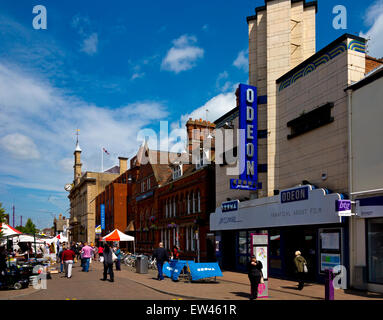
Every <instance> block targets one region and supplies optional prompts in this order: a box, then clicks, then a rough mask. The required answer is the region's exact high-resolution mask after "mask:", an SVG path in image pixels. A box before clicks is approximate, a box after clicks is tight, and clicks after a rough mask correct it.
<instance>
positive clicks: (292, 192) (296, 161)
mask: <svg viewBox="0 0 383 320" xmlns="http://www.w3.org/2000/svg"><path fill="white" fill-rule="evenodd" d="M316 11H317V2H316V1H313V2H306V1H303V0H301V1H299V0H270V1H269V0H266V1H265V6H262V7H258V8H256V9H255V13H256V14H255V15H253V16H250V17H248V18H247V22H248V27H249V84H250V85H252V86H255V87H257V90H258V181H259V182H261V183H262V188H261V189H260V190H258V191H241V190H231V189H230V184H229V181H230V178H235V177H234V176H228V175H227V168H228V167H229V166H228V165H227V164H226V163H224V164H221V165H216V192H217V195H216V199H217V200H216V205H217V208H216V211H215V212H214V213H212V214H211V216H210V227H211V230H212V231H214V232H215V237H216V238H215V240H216V244H217V257H218V260H219V261H220V263H221V266H223V268H225V269H235V270H239V271H240V270H243V271H244V270H246V269H245V266H246V262H247V261H248V259H249V258H250V256H251V255H253V254H255V251H253V249H254V248H253V247H252V236H253V234H255V233H262V232H267V233H268V246H269V252H268V266H267V268H268V271H269V272H268V273H269V275H271V276H281V277H286V278H294V277H295V272H294V271H295V268H294V264H293V259H294V253H295V251H296V250H300V251H301V252H302V254H303V256H304V257H305V258H306V260H307V261H308V265H309V273H308V275H307V277H308V279H310V280H313V281H318V282H323V281H324V275H325V270H327V269H329V268H333V267H334V266H336V265H343V266H345V267H346V269H347V280H348V282H347V283H348V286H349V287H350V286H351V287H354V286H356V285H355V284H358V283H359V284H360V283H365V282H366V281H367V279H363V277H364V275H363V272H362V271H360V270H362V269H361V267H360V266H363V264H364V265H366V259H367V260H368V258H366V259H363V258H360V256H359V255H358V254H355V247H354V246H355V245H356V243H355V233H358V231H356V230H361V229H362V228H363V226H364V224H362V223H359V225H358V224H357V223H353V219H356V218H355V217H350V216H342V214H341V213H340V210H338V209H337V208H336V203H337V202H338V201H339V200H342V199H351V191H350V190H351V189H350V175H351V166H350V158H351V157H350V152H349V150H350V145H351V139H350V132H351V125H350V123H351V116H350V98H349V96H348V93H347V88H348V87H350V86H352V85H353V84H355V83H357V82H358V81H361V80H362V79H364V78H365V76H366V74H368V73H369V72H371V71H372V70H373V69H375V68H377V67H379V66H380V65H382V63H383V61H382V60H378V59H374V58H372V57H369V56H368V55H367V54H366V40H365V39H363V38H360V37H357V36H354V35H349V34H345V35H343V36H342V37H340V38H338V39H336V40H334V41H333V42H331V43H330V44H328V45H327V46H326V47H324V48H322V49H321V50H319V51H317V52H316V47H315V15H316ZM380 90H382V89H380ZM371 108H372V107H371ZM374 110H375V109H374ZM359 112H362V111H360V110H359ZM371 112H372V111H371ZM371 114H373V113H371ZM238 117H239V108H238V106H237V108H234V109H233V110H232V111H230V112H228V113H227V114H225V115H224V116H222V117H221V118H219V119H217V120H216V121H215V124H216V128H217V129H229V128H232V129H234V130H235V129H237V128H238ZM374 130H375V131H376V129H374ZM375 131H374V132H375ZM363 137H366V135H363ZM235 141H236V140H235ZM364 147H365V148H366V145H364ZM240 148H241V146H237V145H236V146H234V148H233V149H234V150H235V151H236V152H237V153H238V151H237V150H236V149H240ZM234 153H235V152H234ZM216 156H217V153H216ZM374 159H376V162H378V163H381V160H380V159H379V158H377V157H375V158H374ZM379 161H380V162H379ZM366 163H367V162H364V165H365V164H366ZM375 164H376V163H375ZM369 174H370V175H371V174H372V173H371V172H369ZM237 178H238V177H237ZM374 181H375V180H374ZM367 186H368V184H366V188H367ZM371 187H372V186H371ZM374 188H378V187H376V186H375V185H374ZM378 189H379V188H378ZM237 200H239V203H238V209H237V210H232V211H230V210H229V211H228V210H227V208H226V207H225V206H222V203H223V202H230V201H237ZM353 210H354V209H353ZM379 221H380V220H379ZM379 221H375V224H374V225H373V226H371V228H375V229H374V230H378V229H379V227H380V225H379V223H380V222H379ZM350 226H353V227H352V228H351V229H350ZM358 228H359V229H358ZM370 236H371V234H370ZM374 236H375V235H374ZM362 237H364V233H363V236H362ZM379 239H380V238H379ZM358 247H361V246H360V245H358ZM374 248H375V247H374ZM363 254H365V253H363V252H362V255H363ZM374 255H375V257H376V256H377V255H378V254H377V253H374ZM379 259H381V258H379ZM375 260H376V259H375ZM379 261H381V260H379ZM362 262H363V263H362ZM374 263H375V264H374V265H375V266H376V268H378V267H379V266H381V262H378V263H377V262H376V261H374ZM358 264H359V266H356V265H358ZM370 265H371V264H370ZM365 268H366V267H365ZM371 272H376V270H375V271H374V270H372V271H370V273H371ZM379 277H381V276H380V275H379ZM376 278H377V277H375V278H374V279H375V280H376ZM379 279H380V280H379V281H381V278H379ZM359 287H361V286H360V285H359ZM365 287H367V286H365ZM369 288H370V289H373V290H377V287H376V286H369Z"/></svg>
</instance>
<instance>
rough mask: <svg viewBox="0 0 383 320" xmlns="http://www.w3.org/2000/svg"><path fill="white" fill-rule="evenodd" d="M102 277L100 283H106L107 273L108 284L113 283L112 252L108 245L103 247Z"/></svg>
mask: <svg viewBox="0 0 383 320" xmlns="http://www.w3.org/2000/svg"><path fill="white" fill-rule="evenodd" d="M103 256H104V277H103V278H102V279H101V280H102V281H106V278H107V275H108V273H109V276H110V280H109V281H110V282H114V273H113V251H112V249H111V248H110V247H109V244H108V243H105V245H104V252H103Z"/></svg>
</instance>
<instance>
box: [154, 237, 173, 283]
mask: <svg viewBox="0 0 383 320" xmlns="http://www.w3.org/2000/svg"><path fill="white" fill-rule="evenodd" d="M153 259H156V261H157V270H158V276H157V280H160V281H162V280H165V279H164V276H163V274H162V267H163V265H164V262H165V261H169V255H168V252H167V250H165V248H164V244H163V243H162V242H160V243H159V244H158V248H157V249H155V250H154V253H153Z"/></svg>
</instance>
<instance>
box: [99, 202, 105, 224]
mask: <svg viewBox="0 0 383 320" xmlns="http://www.w3.org/2000/svg"><path fill="white" fill-rule="evenodd" d="M100 212H101V230H105V204H101V205H100Z"/></svg>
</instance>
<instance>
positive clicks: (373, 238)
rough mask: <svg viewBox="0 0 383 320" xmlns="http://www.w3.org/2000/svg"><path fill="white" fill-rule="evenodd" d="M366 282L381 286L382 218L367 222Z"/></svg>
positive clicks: (382, 259)
mask: <svg viewBox="0 0 383 320" xmlns="http://www.w3.org/2000/svg"><path fill="white" fill-rule="evenodd" d="M367 229H368V231H367V239H368V240H367V241H368V242H367V245H368V252H367V254H368V281H369V282H372V283H377V284H383V218H379V219H369V220H368V222H367Z"/></svg>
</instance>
